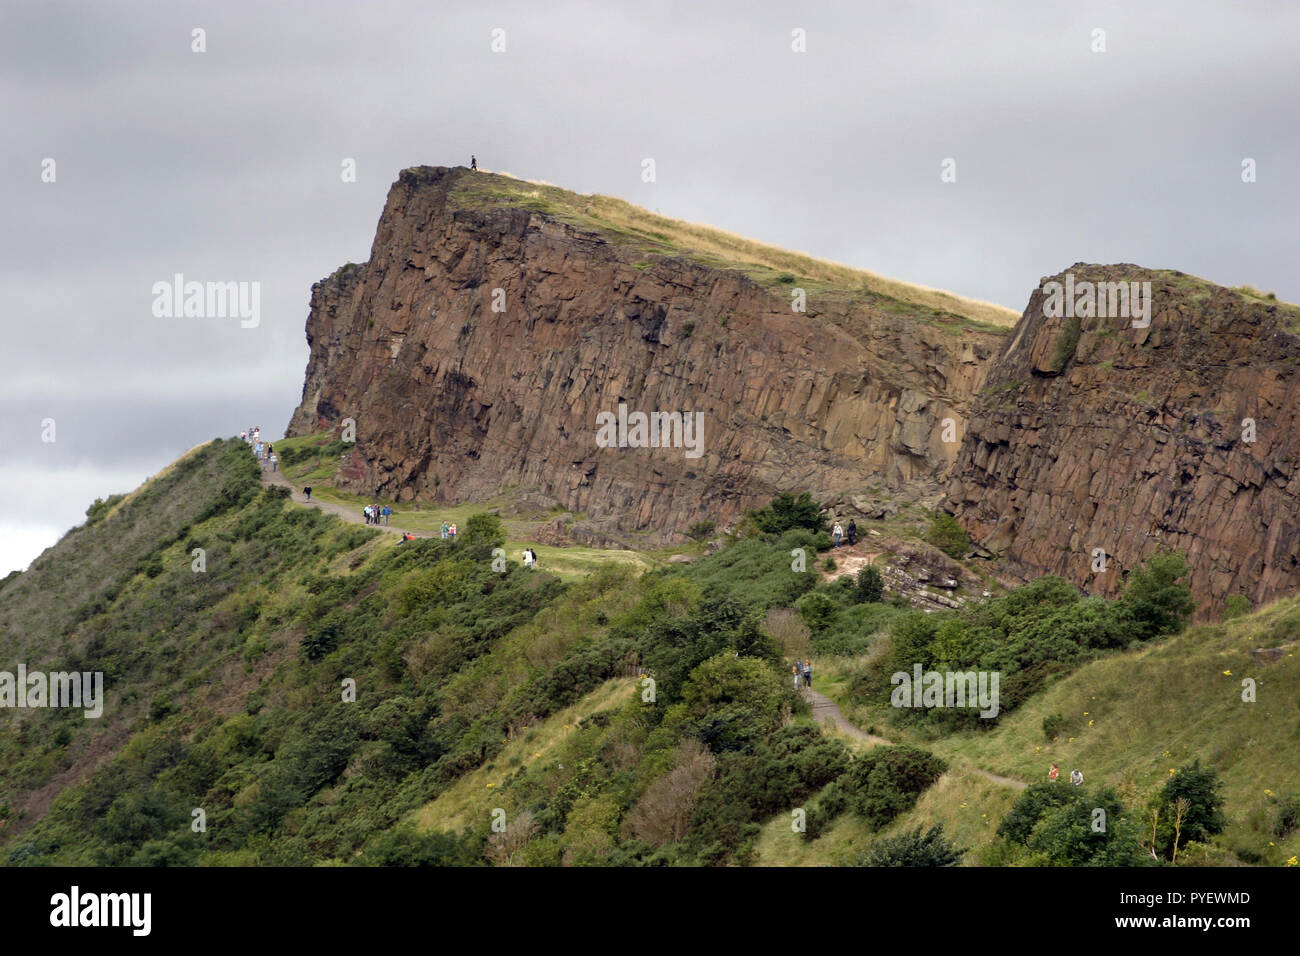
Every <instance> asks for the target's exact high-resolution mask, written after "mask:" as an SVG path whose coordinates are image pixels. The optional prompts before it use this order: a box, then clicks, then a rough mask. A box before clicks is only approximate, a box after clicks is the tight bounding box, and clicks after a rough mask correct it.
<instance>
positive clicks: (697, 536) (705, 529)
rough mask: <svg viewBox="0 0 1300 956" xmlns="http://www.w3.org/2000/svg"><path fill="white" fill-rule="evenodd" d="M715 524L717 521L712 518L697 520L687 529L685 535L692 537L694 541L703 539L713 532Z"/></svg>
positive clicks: (716, 524)
mask: <svg viewBox="0 0 1300 956" xmlns="http://www.w3.org/2000/svg"><path fill="white" fill-rule="evenodd" d="M717 526H718V523H717V522H716V521H714V520H712V519H708V520H705V521H697V522H695V524H693V525H691V526H690V528H689V529H688V530H687V532H686V536H687V537H688V538H693V539H694V540H696V541H703V540H704V539H705V538H707V537H708V536H709V535H711V534H713V531H714V529H715V528H717Z"/></svg>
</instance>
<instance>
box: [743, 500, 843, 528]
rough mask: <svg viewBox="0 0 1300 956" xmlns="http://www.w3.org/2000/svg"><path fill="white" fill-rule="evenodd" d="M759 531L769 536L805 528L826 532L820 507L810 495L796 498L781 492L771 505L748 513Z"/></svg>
mask: <svg viewBox="0 0 1300 956" xmlns="http://www.w3.org/2000/svg"><path fill="white" fill-rule="evenodd" d="M746 514H747V515H749V516H750V517H752V518H753V519H754V523H755V524H756V525H757V526H758V530H759V531H764V532H767V533H769V534H781V533H782V532H784V531H789V530H790V529H791V528H807V529H809V530H810V531H826V530H828V529H827V527H826V521H825V519H823V518H822V515H821V506H820V505H818V504H817V502H815V501H813V498H812V495H810V494H809V493H808V492H806V491H805V492H804V493H803V494H801V495H800V496H799V497H798V498H795V496H794V494H793V493H792V492H789V491H783V492H781V493H780V494H779V495H777V496H776V497H775V498H773V499H772V503H771V504H770V505H768V506H767V507H766V508H763V509H762V510H761V511H748V512H746Z"/></svg>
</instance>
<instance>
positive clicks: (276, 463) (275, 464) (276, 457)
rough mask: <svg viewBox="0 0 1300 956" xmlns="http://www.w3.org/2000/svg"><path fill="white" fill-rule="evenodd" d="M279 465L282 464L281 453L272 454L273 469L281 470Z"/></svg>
mask: <svg viewBox="0 0 1300 956" xmlns="http://www.w3.org/2000/svg"><path fill="white" fill-rule="evenodd" d="M279 465H280V456H279V455H272V456H271V470H272V471H278V470H279Z"/></svg>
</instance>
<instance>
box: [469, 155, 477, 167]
mask: <svg viewBox="0 0 1300 956" xmlns="http://www.w3.org/2000/svg"><path fill="white" fill-rule="evenodd" d="M469 168H470V169H478V157H477V156H475V155H474V154H473V153H470V154H469Z"/></svg>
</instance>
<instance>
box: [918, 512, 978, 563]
mask: <svg viewBox="0 0 1300 956" xmlns="http://www.w3.org/2000/svg"><path fill="white" fill-rule="evenodd" d="M925 540H926V541H928V542H929V543H930V544H932V545H934V546H935V547H936V548H938V549H939V550H940V551H942V552H943V553H944V554H946V555H948V557H950V558H964V557H965V556H966V555H967V554H968V553H969V552H970V535H969V534H967V533H966V529H965V528H963V527H962V526H961V525H959V524H958V523H957V519H956V518H954V517H953V516H952V515H950V514H946V513H945V512H942V511H941V512H939V513H938V514H936V515H935V516H934V518H933V519H932V520H931V522H930V530H929V531H927V532H926V535H925Z"/></svg>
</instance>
